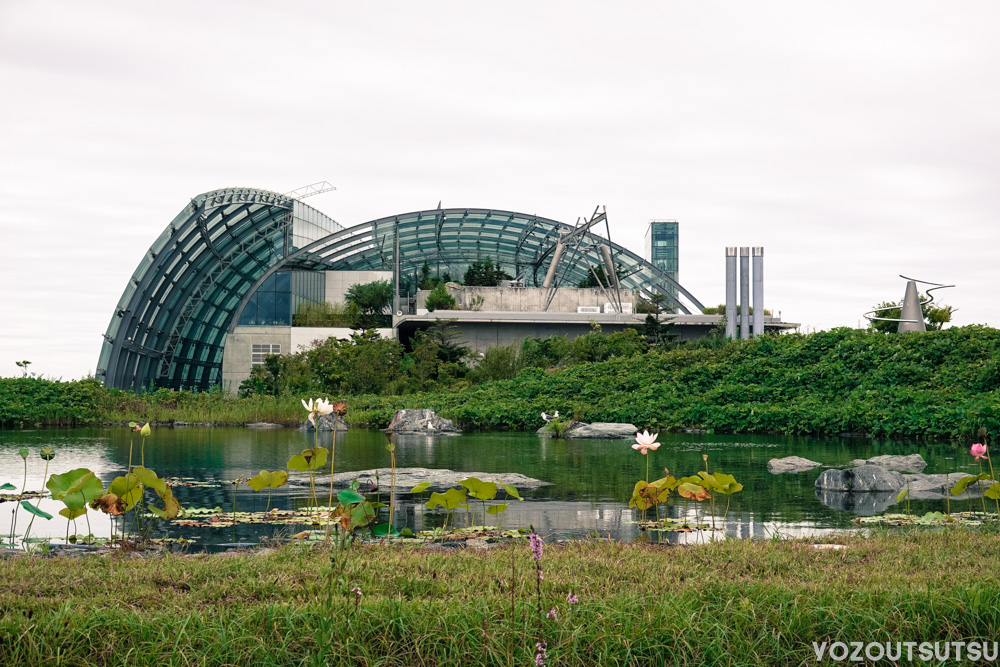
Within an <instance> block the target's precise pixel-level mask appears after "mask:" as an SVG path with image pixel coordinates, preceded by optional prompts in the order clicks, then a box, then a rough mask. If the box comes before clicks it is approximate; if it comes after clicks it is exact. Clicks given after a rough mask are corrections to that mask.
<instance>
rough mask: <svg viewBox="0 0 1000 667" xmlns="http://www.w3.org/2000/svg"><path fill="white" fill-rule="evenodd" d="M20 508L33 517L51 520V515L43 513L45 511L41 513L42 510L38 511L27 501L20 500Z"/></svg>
mask: <svg viewBox="0 0 1000 667" xmlns="http://www.w3.org/2000/svg"><path fill="white" fill-rule="evenodd" d="M21 507H23V508H24V509H26V510H28V512H30V513H31V514H34V515H35V516H40V517H42V518H43V519H51V518H52V515H51V514H49V513H48V512H45V511H42V510H40V509H38V508H37V507H35V506H34V505H32V504H31V503H29V502H28V501H27V500H22V501H21ZM46 539H48V538H46Z"/></svg>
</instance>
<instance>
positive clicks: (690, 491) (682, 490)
mask: <svg viewBox="0 0 1000 667" xmlns="http://www.w3.org/2000/svg"><path fill="white" fill-rule="evenodd" d="M677 493H679V494H681V495H682V496H684V497H685V498H689V499H691V500H697V501H699V502H701V501H702V500H707V499H709V498H711V497H712V496H711V495H709V493H708V491H707V490H706V489H705V487H703V486H700V485H698V484H694V483H692V482H684V483H683V484H680V485H679V486H678V487H677Z"/></svg>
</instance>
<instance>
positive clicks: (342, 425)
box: [299, 413, 347, 433]
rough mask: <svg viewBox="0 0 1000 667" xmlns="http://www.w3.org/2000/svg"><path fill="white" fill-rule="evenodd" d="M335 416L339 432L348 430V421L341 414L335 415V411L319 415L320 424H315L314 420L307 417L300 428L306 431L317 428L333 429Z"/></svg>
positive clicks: (317, 418)
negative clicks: (313, 423)
mask: <svg viewBox="0 0 1000 667" xmlns="http://www.w3.org/2000/svg"><path fill="white" fill-rule="evenodd" d="M335 418H336V420H337V432H338V433H339V432H341V431H346V430H347V422H345V421H344V418H343V417H341V416H340V415H335V414H333V413H330V414H328V415H319V416H318V417H316V424H317V425H318V426H313V425H312V422H311V421H309V420H308V419H307V420H305V421H304V422H302V424H301V425H299V430H300V431H305V432H306V433H312V432H313V431H315V430H316V429H317V428H318V429H319V430H320V431H332V430H333V420H334V419H335Z"/></svg>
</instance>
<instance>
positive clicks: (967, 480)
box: [951, 473, 990, 496]
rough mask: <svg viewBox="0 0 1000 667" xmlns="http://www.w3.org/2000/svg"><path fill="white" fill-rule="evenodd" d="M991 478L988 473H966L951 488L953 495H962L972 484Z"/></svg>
mask: <svg viewBox="0 0 1000 667" xmlns="http://www.w3.org/2000/svg"><path fill="white" fill-rule="evenodd" d="M989 478H990V476H989V475H988V474H987V473H983V474H981V475H966V476H965V477H963V478H962V479H960V480H958V482H956V483H955V486H953V487H952V489H951V495H953V496H960V495H962V494H963V493H965V490H966V489H968V488H969V485H970V484H975V483H976V482H978V481H979V480H982V479H989Z"/></svg>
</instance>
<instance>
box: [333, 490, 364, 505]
mask: <svg viewBox="0 0 1000 667" xmlns="http://www.w3.org/2000/svg"><path fill="white" fill-rule="evenodd" d="M337 500H339V501H340V504H341V505H344V506H347V505H353V504H354V503H363V502H365V497H364V496H363V495H361V494H360V493H358V492H357V491H353V490H351V489H344V490H343V491H338V492H337Z"/></svg>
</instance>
